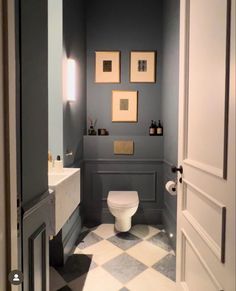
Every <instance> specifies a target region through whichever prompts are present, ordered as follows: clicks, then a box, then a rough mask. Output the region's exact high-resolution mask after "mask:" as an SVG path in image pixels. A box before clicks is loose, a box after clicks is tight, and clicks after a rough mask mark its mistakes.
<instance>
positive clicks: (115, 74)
mask: <svg viewBox="0 0 236 291" xmlns="http://www.w3.org/2000/svg"><path fill="white" fill-rule="evenodd" d="M95 83H120V52H119V51H97V52H95Z"/></svg>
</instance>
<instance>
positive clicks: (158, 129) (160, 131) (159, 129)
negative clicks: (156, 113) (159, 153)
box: [156, 120, 163, 135]
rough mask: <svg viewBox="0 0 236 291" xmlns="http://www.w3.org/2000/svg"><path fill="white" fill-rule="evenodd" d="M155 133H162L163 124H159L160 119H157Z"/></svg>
mask: <svg viewBox="0 0 236 291" xmlns="http://www.w3.org/2000/svg"><path fill="white" fill-rule="evenodd" d="M156 133H157V135H163V126H162V125H161V121H160V120H158V125H157V128H156Z"/></svg>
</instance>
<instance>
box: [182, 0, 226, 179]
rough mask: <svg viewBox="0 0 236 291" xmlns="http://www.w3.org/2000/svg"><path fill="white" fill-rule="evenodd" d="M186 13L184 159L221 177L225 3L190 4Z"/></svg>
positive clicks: (212, 0)
mask: <svg viewBox="0 0 236 291" xmlns="http://www.w3.org/2000/svg"><path fill="white" fill-rule="evenodd" d="M215 7H217V9H215ZM186 13H187V15H188V18H189V28H188V30H189V40H188V54H189V58H188V84H187V85H188V92H187V94H188V96H186V97H187V102H188V109H187V112H186V113H187V114H188V112H191V114H188V121H187V122H188V131H187V133H186V150H187V151H186V156H185V157H184V158H186V159H189V162H190V161H191V164H196V166H197V167H198V168H203V169H205V170H207V171H208V172H212V173H214V174H217V175H220V176H222V175H223V162H224V136H225V133H224V130H225V92H226V86H228V84H226V80H225V79H226V78H225V75H226V69H227V70H228V68H226V53H227V50H226V35H227V0H224V1H222V0H208V1H205V0H198V1H196V0H191V1H190V2H189V4H188V10H187V11H186ZM199 113H201V118H199ZM206 125H207V126H206ZM206 145H207V146H206Z"/></svg>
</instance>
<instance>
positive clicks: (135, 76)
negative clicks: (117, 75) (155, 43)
mask: <svg viewBox="0 0 236 291" xmlns="http://www.w3.org/2000/svg"><path fill="white" fill-rule="evenodd" d="M156 56H157V53H156V51H131V52H130V83H156V59H157V57H156Z"/></svg>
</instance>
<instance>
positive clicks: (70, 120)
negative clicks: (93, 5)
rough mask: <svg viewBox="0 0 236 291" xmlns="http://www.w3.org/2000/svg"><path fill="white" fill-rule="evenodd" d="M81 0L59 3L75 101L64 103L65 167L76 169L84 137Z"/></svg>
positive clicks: (83, 65)
mask: <svg viewBox="0 0 236 291" xmlns="http://www.w3.org/2000/svg"><path fill="white" fill-rule="evenodd" d="M85 33H86V31H85V6H84V1H83V0H64V1H63V40H64V53H65V54H66V56H67V58H72V59H74V60H75V61H76V71H77V83H76V86H77V88H76V89H77V90H76V92H77V95H76V101H72V102H64V108H63V112H64V113H63V122H64V123H63V132H64V134H63V135H64V137H63V139H64V142H63V144H64V145H63V147H64V152H66V151H69V152H70V151H72V152H73V156H72V157H64V161H65V166H70V165H72V164H73V165H75V166H78V165H79V162H80V160H82V154H83V135H84V134H85V133H86V35H85Z"/></svg>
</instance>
